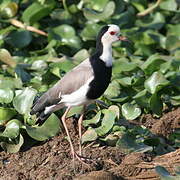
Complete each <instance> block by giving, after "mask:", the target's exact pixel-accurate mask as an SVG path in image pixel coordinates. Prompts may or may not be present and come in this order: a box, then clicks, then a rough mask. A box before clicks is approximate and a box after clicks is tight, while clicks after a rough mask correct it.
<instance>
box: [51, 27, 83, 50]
mask: <svg viewBox="0 0 180 180" xmlns="http://www.w3.org/2000/svg"><path fill="white" fill-rule="evenodd" d="M49 37H50V39H56V40H60V41H61V43H62V45H67V46H70V47H72V48H74V49H76V50H77V49H80V48H81V39H80V38H79V37H78V36H76V31H75V29H74V28H73V27H72V26H70V25H67V24H63V25H60V26H57V27H55V28H53V29H52V32H51V33H50V36H49Z"/></svg>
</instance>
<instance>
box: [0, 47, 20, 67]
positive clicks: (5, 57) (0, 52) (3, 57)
mask: <svg viewBox="0 0 180 180" xmlns="http://www.w3.org/2000/svg"><path fill="white" fill-rule="evenodd" d="M0 61H2V62H3V63H5V64H8V65H9V66H11V67H15V66H16V62H15V61H14V60H13V58H12V56H11V54H10V53H9V51H8V50H7V49H0Z"/></svg>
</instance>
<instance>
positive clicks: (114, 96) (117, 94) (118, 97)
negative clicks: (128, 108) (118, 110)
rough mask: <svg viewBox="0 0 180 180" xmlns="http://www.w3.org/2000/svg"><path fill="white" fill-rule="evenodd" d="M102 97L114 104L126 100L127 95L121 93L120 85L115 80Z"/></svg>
mask: <svg viewBox="0 0 180 180" xmlns="http://www.w3.org/2000/svg"><path fill="white" fill-rule="evenodd" d="M104 96H105V97H106V98H107V99H109V100H110V101H114V102H123V101H125V100H126V99H127V98H128V95H127V94H126V93H125V92H121V89H120V84H119V83H118V81H117V80H114V81H112V82H111V83H110V84H109V86H108V88H107V90H106V91H105V93H104Z"/></svg>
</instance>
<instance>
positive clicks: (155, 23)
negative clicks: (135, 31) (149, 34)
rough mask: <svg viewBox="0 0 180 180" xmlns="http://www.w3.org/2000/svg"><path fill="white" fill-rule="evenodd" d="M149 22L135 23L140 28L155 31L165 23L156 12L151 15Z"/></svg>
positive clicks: (139, 21)
mask: <svg viewBox="0 0 180 180" xmlns="http://www.w3.org/2000/svg"><path fill="white" fill-rule="evenodd" d="M150 20H151V22H148V23H146V22H143V21H141V20H137V21H136V23H137V25H138V26H140V27H144V28H150V29H156V30H158V29H161V28H162V27H163V25H164V23H165V18H164V16H163V15H162V14H161V13H160V12H156V13H155V14H153V16H152V19H151V18H150V19H149V21H150Z"/></svg>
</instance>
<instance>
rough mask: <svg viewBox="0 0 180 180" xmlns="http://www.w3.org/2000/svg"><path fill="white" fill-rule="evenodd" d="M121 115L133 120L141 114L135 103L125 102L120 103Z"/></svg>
mask: <svg viewBox="0 0 180 180" xmlns="http://www.w3.org/2000/svg"><path fill="white" fill-rule="evenodd" d="M122 115H123V116H124V117H125V118H126V119H128V120H134V119H136V118H137V117H138V116H140V115H141V109H140V108H138V107H137V105H133V104H130V103H125V104H123V105H122Z"/></svg>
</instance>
